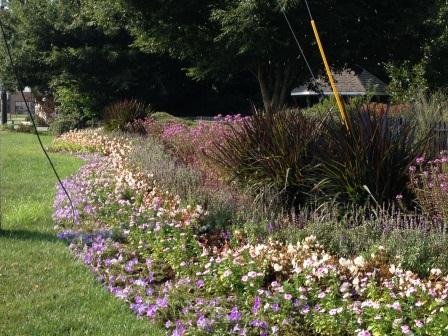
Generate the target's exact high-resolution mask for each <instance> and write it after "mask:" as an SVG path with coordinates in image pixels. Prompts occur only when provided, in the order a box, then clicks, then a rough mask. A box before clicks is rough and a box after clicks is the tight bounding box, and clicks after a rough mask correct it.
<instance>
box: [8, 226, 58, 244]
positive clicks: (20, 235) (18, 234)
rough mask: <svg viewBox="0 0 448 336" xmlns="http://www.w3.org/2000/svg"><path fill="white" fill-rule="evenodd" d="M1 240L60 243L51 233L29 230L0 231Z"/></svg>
mask: <svg viewBox="0 0 448 336" xmlns="http://www.w3.org/2000/svg"><path fill="white" fill-rule="evenodd" d="M0 238H10V239H17V240H31V241H47V242H52V243H55V242H58V241H60V240H59V239H58V238H57V237H56V236H55V235H52V234H49V233H42V232H39V231H29V230H4V229H0Z"/></svg>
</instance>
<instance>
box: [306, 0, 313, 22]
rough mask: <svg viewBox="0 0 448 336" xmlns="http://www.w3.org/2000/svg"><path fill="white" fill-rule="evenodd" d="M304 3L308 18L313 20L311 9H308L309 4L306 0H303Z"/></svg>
mask: <svg viewBox="0 0 448 336" xmlns="http://www.w3.org/2000/svg"><path fill="white" fill-rule="evenodd" d="M305 5H306V9H307V10H308V14H309V16H310V19H311V20H314V19H313V14H311V9H310V6H309V5H308V1H307V0H305Z"/></svg>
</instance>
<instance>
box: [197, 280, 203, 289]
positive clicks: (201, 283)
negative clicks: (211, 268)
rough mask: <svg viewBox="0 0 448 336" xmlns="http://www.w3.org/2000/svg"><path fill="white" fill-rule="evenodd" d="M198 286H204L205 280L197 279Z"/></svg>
mask: <svg viewBox="0 0 448 336" xmlns="http://www.w3.org/2000/svg"><path fill="white" fill-rule="evenodd" d="M196 287H197V288H202V287H204V280H198V281H196Z"/></svg>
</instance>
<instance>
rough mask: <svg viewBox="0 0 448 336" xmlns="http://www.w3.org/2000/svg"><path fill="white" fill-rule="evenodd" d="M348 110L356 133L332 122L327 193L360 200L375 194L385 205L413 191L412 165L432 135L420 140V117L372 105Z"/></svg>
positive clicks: (323, 171) (324, 179)
mask: <svg viewBox="0 0 448 336" xmlns="http://www.w3.org/2000/svg"><path fill="white" fill-rule="evenodd" d="M348 115H349V120H350V124H351V125H352V127H351V131H350V132H349V131H348V130H347V129H346V127H345V126H344V125H342V124H341V123H338V122H331V123H328V124H327V126H328V138H327V144H326V146H327V148H326V149H325V150H321V151H320V152H319V153H320V154H323V156H322V155H321V157H320V162H321V166H320V169H319V178H320V179H321V180H320V181H319V182H318V183H317V185H318V190H320V192H322V194H321V196H322V197H324V198H327V199H334V198H335V199H336V200H337V201H338V202H340V203H356V204H363V203H365V202H366V201H368V200H372V197H373V199H374V200H375V201H376V202H378V203H380V204H381V203H383V202H390V201H393V200H395V197H396V196H397V195H398V194H404V195H405V196H410V193H411V192H410V190H409V174H408V169H409V167H410V166H411V165H412V163H413V161H414V160H415V159H416V158H417V157H418V156H420V155H421V154H422V153H424V152H425V150H426V148H427V145H428V139H429V137H428V134H427V135H426V136H424V137H422V138H420V139H418V138H417V136H416V123H415V120H414V119H409V120H407V121H406V122H399V121H396V120H393V119H392V118H390V117H389V116H388V114H387V113H384V114H378V113H375V112H372V111H371V110H369V108H368V107H360V108H355V109H351V110H349V111H348ZM406 199H411V197H407V198H406Z"/></svg>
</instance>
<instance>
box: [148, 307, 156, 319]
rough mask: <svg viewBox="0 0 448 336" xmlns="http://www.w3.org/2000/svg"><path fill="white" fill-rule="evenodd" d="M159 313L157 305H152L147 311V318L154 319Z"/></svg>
mask: <svg viewBox="0 0 448 336" xmlns="http://www.w3.org/2000/svg"><path fill="white" fill-rule="evenodd" d="M156 313H157V305H155V304H152V305H149V307H148V309H147V310H146V316H148V317H149V318H153V317H154V316H155V315H156Z"/></svg>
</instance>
